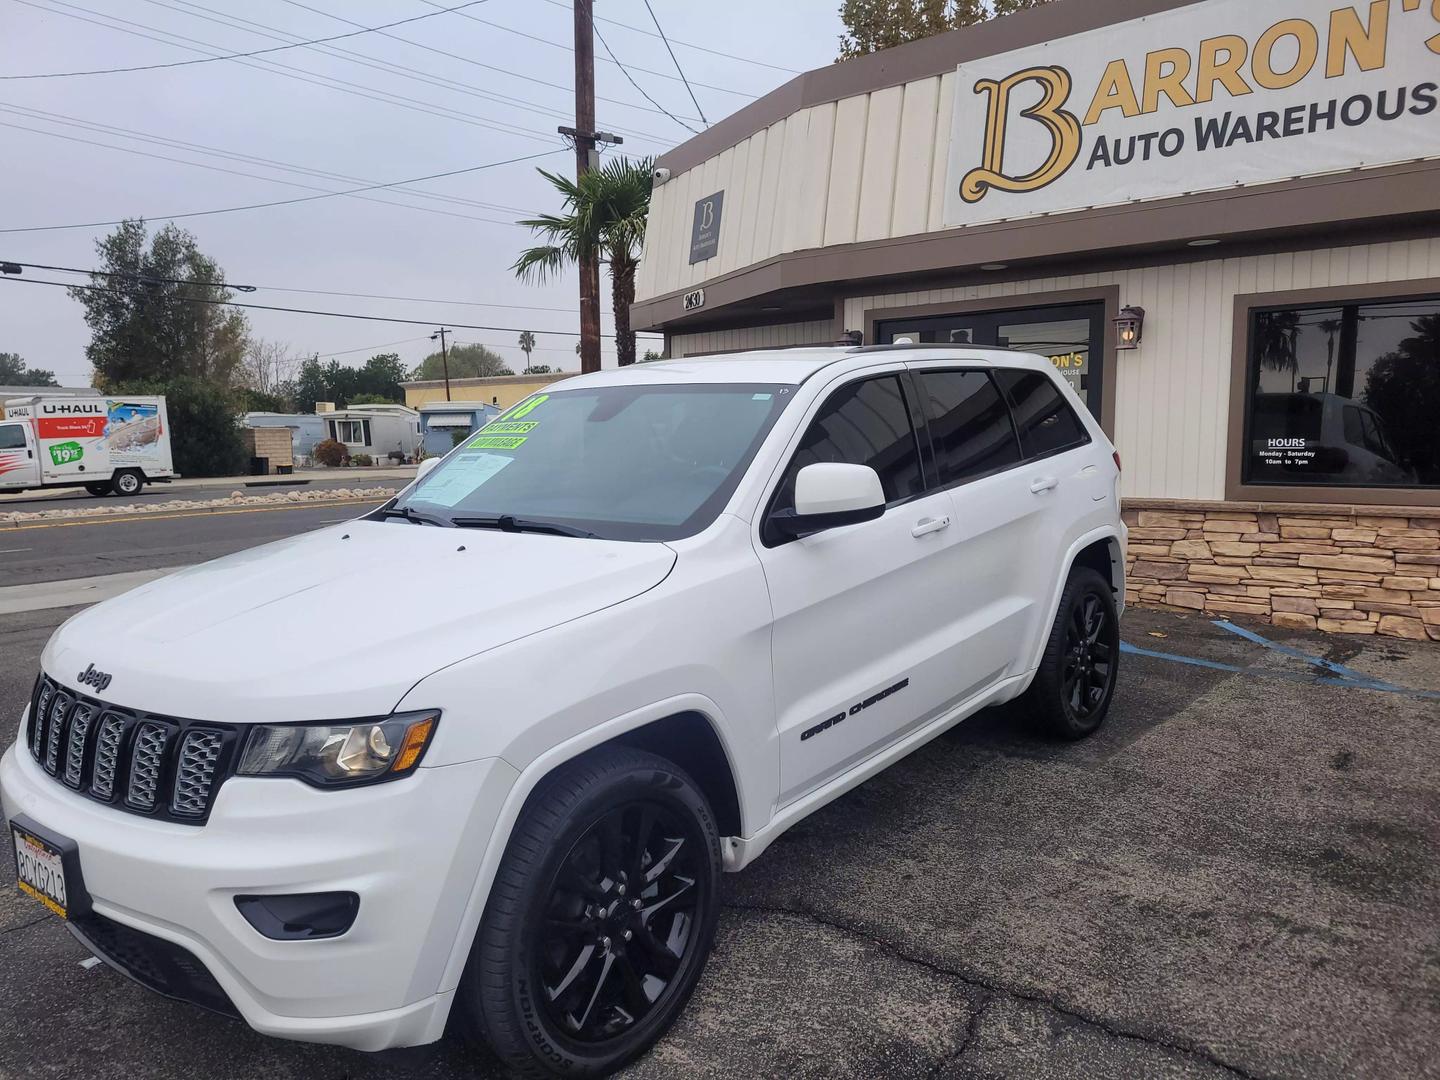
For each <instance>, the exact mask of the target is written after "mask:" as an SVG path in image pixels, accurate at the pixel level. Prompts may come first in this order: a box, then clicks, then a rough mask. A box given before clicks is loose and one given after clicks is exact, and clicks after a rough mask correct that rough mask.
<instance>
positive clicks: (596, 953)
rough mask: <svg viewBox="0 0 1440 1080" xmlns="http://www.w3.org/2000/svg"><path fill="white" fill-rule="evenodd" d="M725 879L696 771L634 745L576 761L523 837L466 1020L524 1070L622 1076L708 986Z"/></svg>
mask: <svg viewBox="0 0 1440 1080" xmlns="http://www.w3.org/2000/svg"><path fill="white" fill-rule="evenodd" d="M676 841H679V842H678V843H676ZM607 867H608V869H607ZM719 878H720V836H719V831H718V829H717V828H716V823H715V816H714V814H713V813H712V812H711V810H710V806H709V804H708V803H707V802H706V800H705V796H704V795H703V794H702V793H701V791H700V789H699V787H698V786H697V785H696V784H695V782H694V781H693V780H691V779H690V777H689V776H687V775H686V774H685V772H684V771H683V770H681V769H680V768H678V767H677V766H675V765H673V764H671V763H670V762H668V761H666V760H665V759H664V758H661V757H657V756H656V755H654V754H650V753H646V752H644V751H641V750H634V749H629V748H626V747H610V748H604V749H601V750H599V751H596V752H594V753H592V754H588V755H585V756H584V757H582V758H579V759H577V760H576V761H574V762H571V763H570V764H568V765H566V766H564V767H562V768H561V769H560V770H558V771H557V772H556V773H555V774H554V775H553V776H551V777H548V778H547V779H546V780H545V781H544V782H542V784H541V786H540V787H539V788H537V789H536V791H535V793H534V794H533V795H532V796H531V797H530V800H529V802H528V803H527V804H526V807H525V809H524V811H522V813H521V815H520V819H519V821H517V822H516V825H515V829H514V832H512V833H511V836H510V841H509V844H508V845H507V847H506V850H505V856H504V858H503V860H502V861H501V864H500V869H499V871H498V873H497V874H496V877H495V882H494V884H493V885H492V887H491V890H490V897H489V900H488V902H487V904H486V907H485V913H484V915H483V916H482V918H481V921H480V929H479V931H478V933H477V934H476V937H475V944H474V945H473V946H472V948H471V953H470V959H469V962H468V963H467V965H466V968H465V973H464V976H463V977H462V979H461V993H460V1001H459V1003H458V1008H459V1009H460V1011H461V1015H462V1017H463V1018H468V1019H470V1020H471V1021H473V1024H472V1026H473V1027H474V1028H475V1029H478V1032H479V1034H480V1035H481V1036H482V1037H483V1038H484V1039H485V1041H486V1042H488V1043H489V1044H490V1047H491V1048H492V1049H493V1050H494V1051H495V1053H496V1054H497V1055H498V1056H499V1057H500V1059H501V1060H502V1061H504V1062H505V1063H506V1064H507V1065H509V1066H510V1067H511V1068H512V1069H514V1070H515V1071H516V1072H518V1073H519V1074H520V1075H522V1076H528V1077H544V1076H556V1075H563V1076H603V1075H606V1074H608V1073H610V1072H612V1071H614V1070H615V1069H618V1068H620V1067H621V1066H622V1065H624V1064H625V1063H626V1062H629V1061H631V1060H633V1059H634V1058H636V1057H638V1056H639V1055H640V1054H642V1053H644V1052H645V1051H646V1050H648V1049H649V1048H650V1047H651V1046H652V1045H653V1044H654V1043H655V1041H656V1040H657V1039H659V1038H660V1036H661V1035H663V1034H664V1033H665V1031H666V1030H667V1029H668V1028H669V1027H670V1025H671V1023H673V1022H674V1019H675V1017H676V1016H677V1015H679V1013H680V1011H681V1010H682V1009H683V1008H684V1007H685V1003H686V1001H688V1000H689V998H690V994H691V993H692V991H693V990H694V989H695V984H696V983H697V982H698V981H699V979H700V975H701V972H702V971H703V970H704V968H705V961H706V958H707V956H708V955H709V952H710V945H711V942H712V940H713V938H714V935H715V921H716V916H717V913H718V908H719V905H718V889H719ZM640 879H643V881H644V882H645V884H643V885H641V887H640V893H639V895H638V896H637V895H636V891H635V888H634V886H635V884H636V881H637V880H640ZM687 882H688V883H689V884H686V883H687ZM687 905H688V906H687ZM637 908H638V909H639V910H637Z"/></svg>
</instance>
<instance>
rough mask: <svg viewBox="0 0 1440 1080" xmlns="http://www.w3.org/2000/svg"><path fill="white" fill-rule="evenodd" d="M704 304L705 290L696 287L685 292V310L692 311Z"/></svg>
mask: <svg viewBox="0 0 1440 1080" xmlns="http://www.w3.org/2000/svg"><path fill="white" fill-rule="evenodd" d="M704 306H705V290H704V289H696V290H695V291H694V292H687V293H686V294H685V310H686V311H694V310H695V309H696V308H702V307H704Z"/></svg>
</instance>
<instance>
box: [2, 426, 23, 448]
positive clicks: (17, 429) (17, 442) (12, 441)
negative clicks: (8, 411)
mask: <svg viewBox="0 0 1440 1080" xmlns="http://www.w3.org/2000/svg"><path fill="white" fill-rule="evenodd" d="M24 449H25V429H24V428H22V427H21V426H20V425H19V424H0V450H24Z"/></svg>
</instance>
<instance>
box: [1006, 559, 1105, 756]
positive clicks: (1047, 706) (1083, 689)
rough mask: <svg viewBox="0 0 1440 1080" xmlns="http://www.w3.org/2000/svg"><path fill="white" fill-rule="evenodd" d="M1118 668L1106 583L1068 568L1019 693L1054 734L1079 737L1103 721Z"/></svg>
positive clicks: (1086, 569) (1090, 573)
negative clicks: (1036, 663)
mask: <svg viewBox="0 0 1440 1080" xmlns="http://www.w3.org/2000/svg"><path fill="white" fill-rule="evenodd" d="M1119 668H1120V618H1119V613H1118V612H1117V611H1116V610H1115V594H1114V593H1113V592H1112V591H1111V589H1110V582H1108V581H1106V580H1105V578H1103V577H1101V576H1100V575H1099V574H1098V573H1096V572H1095V571H1094V570H1092V569H1090V568H1089V567H1076V568H1075V569H1073V570H1071V572H1070V577H1069V579H1068V580H1067V581H1066V582H1065V589H1064V591H1063V592H1062V593H1061V594H1060V605H1059V608H1058V610H1057V611H1056V613H1055V622H1054V624H1053V625H1052V626H1051V629H1050V636H1049V637H1048V638H1047V639H1046V643H1045V651H1044V653H1043V654H1042V655H1041V658H1040V666H1039V668H1038V669H1037V670H1036V672H1035V677H1034V678H1033V679H1032V680H1031V682H1030V686H1029V688H1028V689H1027V690H1026V691H1025V693H1024V695H1023V696H1022V698H1021V702H1022V704H1023V706H1024V708H1025V709H1026V711H1028V712H1029V713H1030V714H1031V715H1032V716H1033V717H1034V718H1035V719H1036V720H1038V721H1039V722H1040V724H1041V725H1042V726H1043V727H1044V728H1045V729H1046V730H1047V731H1048V732H1049V733H1050V734H1052V735H1056V736H1058V737H1060V738H1062V739H1082V738H1084V737H1085V736H1086V735H1089V734H1092V733H1093V732H1094V731H1095V730H1096V729H1097V728H1099V727H1100V725H1101V724H1102V723H1103V722H1104V720H1105V716H1106V714H1107V713H1108V712H1109V711H1110V702H1111V701H1112V700H1113V698H1114V697H1115V685H1116V679H1117V677H1118V674H1119Z"/></svg>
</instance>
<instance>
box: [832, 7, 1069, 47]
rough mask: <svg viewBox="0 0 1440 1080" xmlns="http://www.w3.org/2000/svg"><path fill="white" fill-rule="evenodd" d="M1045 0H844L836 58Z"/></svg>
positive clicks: (919, 36) (960, 25) (952, 27)
mask: <svg viewBox="0 0 1440 1080" xmlns="http://www.w3.org/2000/svg"><path fill="white" fill-rule="evenodd" d="M1045 3H1049V0H988V2H987V0H844V2H843V3H842V4H841V5H840V21H841V22H843V23H844V24H845V31H846V32H845V34H844V35H842V36H841V38H840V56H839V59H840V60H853V59H854V58H855V57H857V56H864V55H866V54H867V53H872V52H879V51H880V50H881V49H889V48H893V47H894V46H896V45H903V44H905V43H906V42H907V41H916V40H918V39H920V38H926V37H930V36H932V35H934V34H943V33H944V32H945V31H947V30H955V29H958V28H959V27H962V26H974V25H975V24H976V23H982V22H985V21H986V20H987V19H993V18H996V17H998V16H1001V15H1009V14H1011V13H1012V12H1016V11H1022V10H1024V9H1025V8H1032V7H1039V6H1040V5H1041V4H1045Z"/></svg>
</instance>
